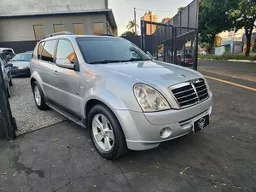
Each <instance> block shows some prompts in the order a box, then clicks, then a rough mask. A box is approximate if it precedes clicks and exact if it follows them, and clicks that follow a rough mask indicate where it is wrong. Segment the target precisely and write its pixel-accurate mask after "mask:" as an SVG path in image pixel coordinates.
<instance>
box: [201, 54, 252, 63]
mask: <svg viewBox="0 0 256 192" xmlns="http://www.w3.org/2000/svg"><path fill="white" fill-rule="evenodd" d="M198 58H200V59H213V60H228V59H235V60H250V61H255V60H256V55H250V56H245V55H242V54H233V55H231V54H224V55H210V54H207V55H198Z"/></svg>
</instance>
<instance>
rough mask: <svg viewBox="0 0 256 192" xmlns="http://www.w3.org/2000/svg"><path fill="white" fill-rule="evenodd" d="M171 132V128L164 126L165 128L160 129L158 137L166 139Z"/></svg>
mask: <svg viewBox="0 0 256 192" xmlns="http://www.w3.org/2000/svg"><path fill="white" fill-rule="evenodd" d="M171 134H172V130H171V128H169V127H165V128H163V129H162V130H161V131H160V137H161V138H162V139H166V138H168V137H170V136H171Z"/></svg>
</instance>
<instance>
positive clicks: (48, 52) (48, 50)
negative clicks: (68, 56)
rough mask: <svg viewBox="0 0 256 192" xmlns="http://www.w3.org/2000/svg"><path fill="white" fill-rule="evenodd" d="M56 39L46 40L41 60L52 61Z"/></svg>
mask: <svg viewBox="0 0 256 192" xmlns="http://www.w3.org/2000/svg"><path fill="white" fill-rule="evenodd" d="M56 42H57V41H56V40H51V41H46V42H45V44H44V48H43V51H42V58H41V59H42V60H44V61H49V62H53V57H54V50H55V46H56Z"/></svg>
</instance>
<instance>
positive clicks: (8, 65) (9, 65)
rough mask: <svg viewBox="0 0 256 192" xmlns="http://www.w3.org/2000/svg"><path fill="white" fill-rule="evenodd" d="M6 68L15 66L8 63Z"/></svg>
mask: <svg viewBox="0 0 256 192" xmlns="http://www.w3.org/2000/svg"><path fill="white" fill-rule="evenodd" d="M5 67H6V68H7V67H11V68H12V67H13V64H12V63H7V64H6V65H5Z"/></svg>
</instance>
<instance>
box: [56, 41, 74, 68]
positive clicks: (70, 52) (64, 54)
mask: <svg viewBox="0 0 256 192" xmlns="http://www.w3.org/2000/svg"><path fill="white" fill-rule="evenodd" d="M61 59H69V61H70V62H71V63H75V52H74V49H73V47H72V44H71V43H70V41H68V40H62V39H61V40H59V43H58V48H57V54H56V60H61Z"/></svg>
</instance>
